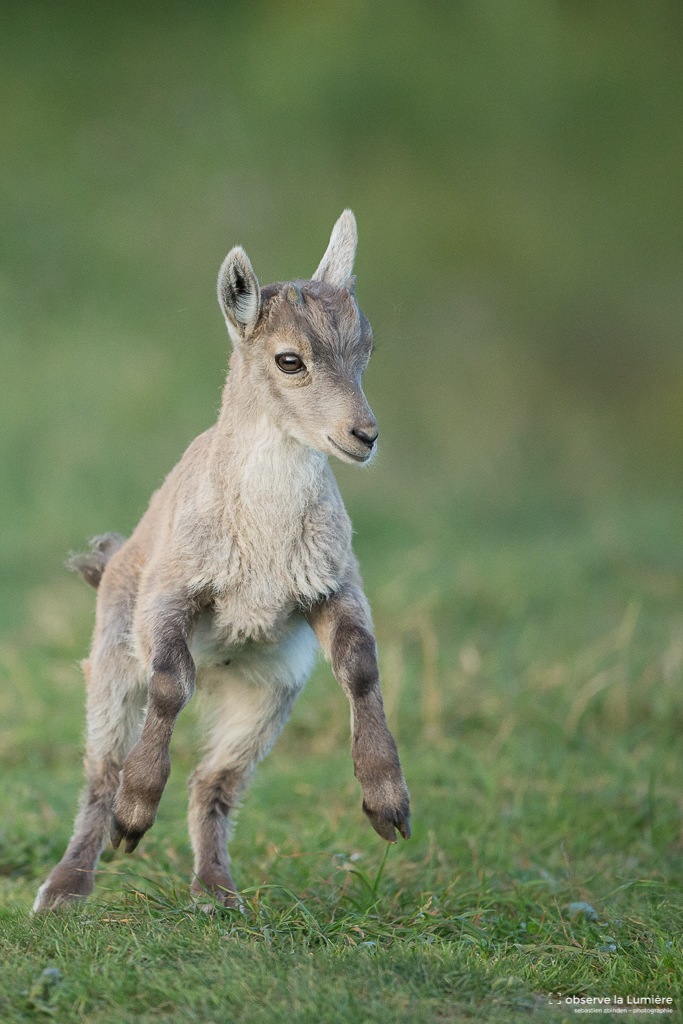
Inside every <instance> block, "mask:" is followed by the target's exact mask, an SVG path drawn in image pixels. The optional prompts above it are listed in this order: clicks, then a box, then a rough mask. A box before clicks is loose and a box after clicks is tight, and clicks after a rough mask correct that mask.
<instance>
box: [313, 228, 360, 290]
mask: <svg viewBox="0 0 683 1024" xmlns="http://www.w3.org/2000/svg"><path fill="white" fill-rule="evenodd" d="M357 245H358V229H357V227H356V218H355V217H354V215H353V212H352V211H351V210H344V212H343V213H342V215H341V217H340V218H339V220H338V221H337V223H336V224H335V225H334V227H333V228H332V234H331V235H330V243H329V245H328V246H327V249H326V250H325V255H324V256H323V258H322V259H321V261H320V265H319V266H318V269H317V270H316V272H315V274H314V275H313V277H312V280H313V281H323V282H324V283H325V284H331V285H333V287H335V288H341V287H342V286H343V285H345V284H346V283H347V281H348V279H349V278H350V277H351V274H352V273H353V261H354V258H355V255H356V246H357Z"/></svg>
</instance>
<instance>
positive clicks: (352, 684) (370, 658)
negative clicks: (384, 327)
mask: <svg viewBox="0 0 683 1024" xmlns="http://www.w3.org/2000/svg"><path fill="white" fill-rule="evenodd" d="M356 241H357V235H356V222H355V219H354V216H353V214H352V212H351V211H350V210H346V211H345V212H344V213H343V214H342V215H341V217H340V218H339V220H338V221H337V223H336V224H335V226H334V229H333V231H332V235H331V238H330V243H329V245H328V247H327V250H326V252H325V255H324V256H323V258H322V261H321V263H320V266H319V267H318V269H317V270H316V272H315V274H314V275H313V277H312V279H311V280H310V281H300V280H298V281H294V282H292V283H286V284H273V285H268V286H267V287H265V288H263V289H261V288H260V286H259V282H258V280H257V278H256V275H255V274H254V271H253V270H252V266H251V263H250V262H249V259H248V257H247V255H246V253H245V252H244V250H243V249H241V248H239V247H236V248H234V249H232V250H231V252H229V253H228V255H227V256H226V258H225V261H224V262H223V265H222V267H221V269H220V273H219V276H218V301H219V303H220V306H221V309H222V310H223V314H224V316H225V321H226V324H227V327H228V332H229V334H230V337H231V339H232V342H233V346H234V351H233V353H232V358H231V361H230V373H229V375H228V378H227V382H226V385H225V390H224V392H223V402H222V407H221V411H220V415H219V417H218V422H217V423H216V424H215V426H213V427H211V428H210V429H209V430H207V431H206V432H205V433H204V434H201V435H200V436H199V437H198V438H197V439H196V440H195V441H194V442H193V443H192V444H191V445H190V447H189V448H188V449H187V451H186V452H185V454H184V456H183V457H182V459H181V460H180V462H179V463H178V465H177V466H176V467H175V469H173V470H172V472H171V473H170V474H169V475H168V477H167V478H166V480H165V482H164V483H163V485H162V486H161V488H160V489H159V490H158V491H157V492H156V493H155V494H154V496H153V497H152V500H151V503H150V506H149V509H148V510H147V512H146V513H145V515H144V516H143V518H142V520H141V522H140V524H139V525H138V527H137V529H136V530H135V531H134V533H133V534H132V536H131V537H130V539H129V540H124V538H123V537H120V536H119V535H117V534H107V535H106V536H104V537H100V538H96V540H95V541H94V542H93V551H92V554H90V555H82V556H77V557H76V558H74V559H73V560H72V563H73V567H74V568H76V569H78V570H79V571H80V572H81V573H82V575H83V576H84V577H85V579H86V580H87V581H88V582H89V583H91V584H92V585H93V586H95V587H98V601H97V615H96V624H95V633H94V638H93V644H92V650H91V654H90V658H89V659H88V660H87V661H85V662H84V671H85V676H86V682H87V684H88V736H87V755H86V771H87V778H88V785H87V788H86V790H85V792H84V795H83V798H82V803H81V808H80V812H79V814H78V816H77V818H76V824H75V831H74V834H73V837H72V839H71V841H70V843H69V845H68V848H67V851H66V853H65V854H64V857H63V858H62V860H61V861H60V863H59V864H58V865H57V866H56V867H55V868H54V870H53V871H52V873H51V874H50V876H49V877H48V879H47V881H46V882H45V883H44V884H43V885H42V886H41V888H40V890H39V892H38V896H37V898H36V902H35V907H34V909H35V910H37V911H43V910H48V909H51V908H54V907H56V906H57V905H58V904H61V903H65V902H67V901H69V900H73V899H77V898H82V897H85V896H87V895H88V894H89V893H90V892H91V891H92V888H93V882H94V874H95V869H96V867H97V862H98V860H99V856H100V853H101V851H102V848H103V846H104V843H105V839H106V836H107V834H108V833H109V834H110V835H111V841H112V843H113V845H114V847H118V846H119V844H120V843H121V842H122V841H123V842H125V849H126V852H127V853H130V852H131V851H133V850H134V849H135V847H136V846H137V845H138V843H139V842H140V839H141V837H142V836H143V835H144V834H145V832H146V831H147V829H149V828H150V827H151V825H152V824H153V822H154V819H155V817H156V813H157V808H158V806H159V800H160V799H161V794H162V792H163V789H164V785H165V784H166V780H167V779H168V776H169V772H170V758H169V744H170V741H171V734H172V732H173V727H174V724H175V721H176V718H177V717H178V715H179V714H180V712H181V711H182V709H183V708H184V707H185V705H186V704H187V702H188V701H189V699H190V697H191V696H192V694H193V692H194V689H195V678H196V683H197V687H198V690H199V693H200V695H201V697H202V708H203V712H204V720H203V723H204V732H203V735H204V738H205V741H206V751H207V752H206V756H205V758H204V760H203V761H202V762H201V763H200V765H199V767H198V768H197V769H196V770H195V772H194V773H193V775H192V776H191V778H190V806H189V828H190V836H191V839H192V847H193V849H194V879H193V882H192V890H193V892H194V893H195V894H196V895H197V896H199V897H201V896H202V895H205V894H209V895H210V896H211V897H212V898H213V900H214V901H216V902H218V903H222V904H224V905H226V906H231V905H234V904H235V901H236V887H235V883H234V882H233V879H232V876H231V874H230V862H229V859H228V853H227V841H228V838H229V820H230V814H231V812H232V811H233V810H234V808H235V807H236V805H237V802H238V800H239V797H240V794H241V792H242V790H243V788H244V786H245V785H246V782H247V780H248V778H249V776H250V774H251V772H252V770H253V768H254V766H255V765H256V764H257V762H258V761H259V760H260V759H261V758H262V757H263V756H264V755H265V754H266V753H267V752H268V750H269V749H270V747H271V746H272V744H273V742H274V741H275V739H276V737H277V735H278V734H279V732H280V730H281V729H282V727H283V725H284V723H285V721H286V720H287V717H288V716H289V713H290V711H291V709H292V705H293V703H294V701H295V699H296V697H297V694H298V693H299V691H300V690H301V688H302V687H303V685H304V683H305V682H306V680H307V678H308V676H309V675H310V672H311V670H312V667H313V663H314V660H315V655H316V650H317V647H318V644H320V646H321V647H322V649H323V652H324V653H325V655H326V657H327V658H328V659H329V660H330V661H331V663H332V668H333V671H334V673H335V675H336V677H337V679H338V680H339V682H340V683H341V685H342V687H343V688H344V691H345V692H346V695H347V697H348V699H349V703H350V707H351V728H352V735H353V740H352V753H353V762H354V766H355V773H356V776H357V778H358V780H359V782H360V784H361V787H362V790H363V810H364V811H365V813H366V814H367V816H368V818H369V819H370V822H371V824H372V826H373V828H374V829H375V830H376V831H377V832H378V833H379V835H380V836H382V838H383V839H386V840H388V841H389V842H394V841H395V839H396V832H395V831H394V830H395V829H398V831H399V832H400V833H401V835H402V836H404V837H405V838H408V837H409V835H410V825H409V800H408V791H407V789H406V785H405V782H404V780H403V775H402V773H401V766H400V764H399V759H398V753H397V750H396V744H395V742H394V739H393V737H392V735H391V733H390V732H389V730H388V728H387V724H386V721H385V717H384V709H383V705H382V695H381V692H380V686H379V677H378V671H377V658H376V651H375V640H374V637H373V632H372V622H371V618H370V610H369V607H368V603H367V600H366V598H365V594H364V593H363V587H362V583H361V579H360V576H359V573H358V566H357V563H356V560H355V558H354V555H353V553H352V550H351V524H350V522H349V518H348V516H347V514H346V511H345V509H344V505H343V503H342V500H341V497H340V495H339V491H338V489H337V485H336V482H335V480H334V477H333V475H332V472H331V470H330V468H329V465H328V462H327V456H328V455H336V456H337V458H339V459H341V460H342V461H343V462H352V463H356V462H357V463H366V462H368V461H369V460H370V459H371V458H372V456H373V454H374V452H375V448H376V441H377V424H376V421H375V418H374V416H373V414H372V412H371V411H370V408H369V406H368V403H367V401H366V399H365V395H364V394H363V390H362V387H361V378H362V375H363V371H364V370H365V368H366V366H367V363H368V360H369V358H370V352H371V350H372V332H371V329H370V325H369V323H368V321H367V320H366V318H365V317H364V316H363V314H362V313H361V311H360V310H359V308H358V305H357V303H356V299H355V297H354V283H355V280H354V278H353V277H352V276H351V274H352V270H353V261H354V256H355V251H356Z"/></svg>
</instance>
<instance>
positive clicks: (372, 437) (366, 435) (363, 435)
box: [351, 427, 379, 448]
mask: <svg viewBox="0 0 683 1024" xmlns="http://www.w3.org/2000/svg"><path fill="white" fill-rule="evenodd" d="M351 433H352V434H353V436H354V437H357V438H358V440H359V441H362V442H363V444H366V445H367V446H368V448H372V446H373V444H374V443H375V441H376V440H377V438H378V437H379V430H378V429H377V427H369V428H368V429H367V430H360V429H359V428H358V427H354V428H353V430H352V431H351Z"/></svg>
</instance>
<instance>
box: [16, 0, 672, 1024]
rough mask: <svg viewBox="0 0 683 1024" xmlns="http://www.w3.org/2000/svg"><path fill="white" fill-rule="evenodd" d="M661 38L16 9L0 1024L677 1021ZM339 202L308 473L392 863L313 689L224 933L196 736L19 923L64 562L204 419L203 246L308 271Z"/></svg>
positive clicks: (85, 8) (57, 819) (319, 19)
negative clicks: (147, 798)
mask: <svg viewBox="0 0 683 1024" xmlns="http://www.w3.org/2000/svg"><path fill="white" fill-rule="evenodd" d="M674 6H675V5H671V4H669V3H666V2H664V0H661V2H660V0H653V2H651V3H649V4H648V5H647V6H646V7H643V8H642V10H640V9H636V7H633V8H632V9H631V10H628V11H626V10H624V9H617V7H615V6H614V5H611V4H609V3H606V2H601V0H596V2H595V3H593V4H591V5H577V4H569V3H564V4H551V3H540V2H538V0H521V2H519V3H517V4H514V5H504V4H500V3H499V2H498V0H481V2H479V3H477V4H457V3H449V4H443V3H439V2H436V0H434V2H432V3H428V4H427V3H426V4H424V5H417V4H412V3H409V2H403V0H400V2H397V3H395V4H392V5H386V4H383V3H381V2H379V0H376V2H375V0H372V2H369V3H367V4H358V3H355V2H354V0H343V2H340V3H338V4H336V3H335V4H332V5H327V6H321V5H319V6H318V8H316V10H315V12H312V9H311V5H310V4H307V3H304V2H293V3H291V4H287V5H282V4H276V3H274V2H273V3H271V2H266V0H258V2H254V3H250V4H248V5H247V4H239V3H234V4H214V3H211V2H208V3H206V4H202V5H190V4H183V3H180V2H171V3H169V4H168V5H167V6H166V7H165V9H164V11H163V12H161V11H156V10H154V9H153V8H145V7H140V5H130V9H127V8H126V5H125V4H124V5H118V6H117V7H116V8H115V9H114V8H112V9H111V10H110V9H109V8H107V9H104V8H100V7H97V8H95V7H93V5H85V4H80V3H77V2H74V3H70V4H66V5H59V7H57V6H55V5H50V4H47V3H41V2H36V3H32V4H25V3H14V2H9V3H8V4H7V5H6V7H7V11H6V12H5V14H6V19H5V21H6V24H5V25H4V26H3V32H2V34H0V93H1V97H2V100H3V102H2V104H0V131H1V137H2V139H3V159H2V161H0V258H1V261H2V262H1V266H0V346H1V353H2V364H3V383H4V388H3V395H2V403H0V429H1V431H2V438H3V443H2V446H1V447H0V502H1V503H2V509H1V512H2V514H1V515H0V568H1V571H0V621H1V623H2V634H1V636H0V683H1V685H0V773H1V775H2V786H1V787H0V904H1V909H0V965H1V967H2V970H1V971H0V1020H2V1022H3V1024H4V1022H5V1021H7V1022H13V1021H31V1020H47V1019H50V1018H52V1019H54V1020H58V1021H60V1022H62V1021H63V1022H66V1024H70V1022H72V1021H73V1022H79V1024H90V1022H99V1021H127V1020H131V1021H133V1020H136V1021H137V1020H143V1021H163V1022H166V1021H173V1022H175V1021H178V1022H180V1021H184V1022H185V1021H201V1022H209V1021H215V1022H216V1024H219V1022H222V1021H225V1020H227V1019H230V1018H235V1019H237V1020H244V1021H249V1022H252V1021H256V1022H258V1021H264V1022H270V1021H278V1020H281V1019H282V1020H287V1021H288V1022H289V1021H292V1020H296V1021H299V1020H301V1021H308V1020H310V1021H316V1022H317V1021H334V1022H337V1021H341V1022H347V1024H352V1022H353V1024H363V1022H365V1021H367V1022H374V1021H378V1022H379V1021H382V1022H387V1021H394V1020H395V1021H410V1022H420V1021H430V1022H431V1021H449V1020H453V1021H461V1020H473V1021H482V1022H494V1024H496V1022H500V1024H507V1022H510V1021H516V1020H527V1019H528V1018H530V1017H531V1018H533V1019H536V1020H549V1021H550V1020H552V1021H562V1020H571V1019H575V1018H574V1015H573V1014H572V1013H570V1011H569V1009H568V1008H567V1007H566V1006H565V1007H562V1006H560V1007H559V1008H557V1007H553V1006H551V1005H550V1004H549V1000H548V996H549V994H550V993H556V992H561V993H565V994H567V993H570V994H571V993H573V994H586V995H591V996H604V995H611V994H615V993H616V994H619V995H622V996H623V997H626V996H628V995H632V996H645V995H654V996H656V995H659V996H671V997H672V998H673V999H674V1000H675V1002H676V1004H677V1006H678V1007H679V1009H678V1019H680V1008H681V1007H683V992H682V989H683V969H682V966H681V965H682V963H683V961H682V959H681V940H680V934H681V928H680V921H681V913H682V911H683V906H682V903H683V900H682V894H681V878H682V877H683V875H682V869H683V863H682V862H683V844H682V842H681V811H682V810H683V807H682V804H683V795H682V794H683V777H682V776H683V769H682V768H681V756H680V735H681V725H682V723H683V689H682V688H681V681H682V676H683V572H682V571H681V570H682V569H683V556H682V554H681V552H682V551H683V547H682V544H681V526H680V523H681V516H680V508H681V497H682V494H681V483H682V479H681V472H680V439H681V434H682V428H683V418H682V414H681V408H682V407H681V402H680V393H681V389H680V381H681V366H682V363H681V349H680V337H681V332H682V331H683V307H682V306H681V301H680V287H679V282H680V279H681V272H682V271H683V266H682V260H681V249H680V236H681V227H682V214H681V209H680V204H678V205H677V204H676V203H675V202H674V201H673V198H672V197H674V196H676V195H677V194H678V191H680V183H679V178H680V150H681V144H682V143H683V138H682V127H681V126H682V124H683V122H682V121H681V118H680V116H679V112H680V109H681V97H682V96H683V65H681V61H680V59H679V53H678V50H677V48H676V40H677V39H678V38H679V36H680V32H677V31H676V29H677V28H679V27H680V26H679V25H678V22H679V21H680V12H679V11H677V10H675V9H674ZM346 205H351V206H352V207H353V208H354V209H355V211H356V214H357V216H358V220H359V227H360V246H359V253H358V261H357V271H358V295H359V298H360V301H361V303H362V305H363V307H364V309H365V311H366V312H367V313H368V315H369V316H370V318H371V321H372V323H373V326H374V328H375V335H376V339H377V351H376V353H375V355H374V357H373V361H372V365H371V367H370V370H369V372H368V375H367V394H368V397H369V400H370V402H371V405H372V406H373V409H374V411H375V412H376V414H377V416H378V419H379V422H380V427H381V431H382V447H381V453H380V458H379V460H378V462H377V464H376V466H375V467H374V468H373V470H372V472H371V473H369V474H367V473H363V472H353V471H352V470H350V469H347V468H345V467H337V470H338V476H339V480H340V483H341V486H342V490H343V493H344V495H345V497H346V499H347V503H348V507H349V509H350V511H351V514H352V518H353V521H354V526H355V529H356V537H355V546H356V550H357V552H358V555H359V557H360V561H361V564H362V567H363V572H364V576H365V580H366V584H367V590H368V594H369V597H370V599H371V603H372V606H373V610H374V615H375V620H376V626H377V637H378V644H379V654H380V660H381V670H382V677H383V686H384V691H385V696H386V703H387V708H388V713H389V718H390V721H391V725H392V728H393V730H394V732H395V734H396V736H397V738H398V741H399V745H400V748H401V753H402V757H403V761H404V766H405V770H406V775H407V778H408V782H409V786H410V789H411V793H412V798H413V808H414V835H413V838H412V839H411V840H410V842H409V843H405V844H404V843H400V844H399V845H397V846H396V847H392V848H391V849H390V850H389V852H388V854H387V853H386V848H385V847H384V845H383V844H382V842H381V841H380V840H379V839H378V837H377V836H376V835H375V834H374V833H373V832H372V830H371V829H370V828H369V826H368V825H367V823H366V822H365V820H364V818H363V815H362V813H361V810H360V794H359V791H358V787H357V785H356V783H355V781H354V779H353V775H352V768H351V762H350V757H349V753H348V709H347V707H346V704H345V701H344V698H343V696H342V694H341V692H340V690H339V688H338V687H337V685H336V684H335V683H334V681H333V680H332V679H331V677H330V675H329V673H328V672H327V671H326V670H325V669H321V670H320V671H319V672H318V673H317V674H316V675H315V677H314V679H313V680H312V682H311V684H310V686H309V688H308V689H307V690H306V692H305V693H304V694H303V695H302V697H301V699H300V701H299V703H298V705H297V707H296V709H295V712H294V715H293V718H292V720H291V722H290V723H289V725H288V727H287V729H286V730H285V733H284V734H283V736H282V737H281V740H280V741H279V743H278V745H277V746H276V748H275V750H274V751H273V752H272V754H271V755H270V756H269V758H268V759H267V760H266V762H265V763H264V764H263V765H262V766H261V768H260V770H259V772H258V773H257V776H256V778H255V781H254V785H253V788H252V790H251V791H250V793H249V794H248V796H247V799H246V801H245V804H244V807H243V809H242V811H241V814H240V819H239V823H238V827H237V831H236V836H235V839H234V842H233V845H232V849H233V857H234V867H235V875H236V878H237V881H238V883H239V884H240V885H241V886H243V887H244V902H245V913H244V914H243V915H240V914H236V913H228V914H219V915H216V916H215V917H206V916H204V915H202V914H198V913H196V912H195V911H194V910H193V908H192V907H191V905H190V903H189V899H188V880H189V874H190V867H191V855H190V847H189V843H188V839H187V835H186V830H185V825H184V814H185V778H186V776H187V774H188V773H189V771H191V769H192V767H193V765H194V763H195V759H196V742H195V740H196V738H195V736H194V726H193V720H192V710H191V708H188V709H187V711H186V712H185V713H184V715H183V716H182V718H181V721H180V723H179V726H178V730H177V734H176V736H175V737H174V746H173V773H172V776H171V780H170V783H169V786H168V788H167V791H166V792H165V794H164V798H163V801H162V805H161V809H160V814H159V819H158V821H157V823H156V825H155V827H154V829H153V830H152V831H151V832H150V833H149V835H148V836H146V837H145V839H144V841H143V843H142V844H141V846H140V848H139V850H138V851H136V853H135V854H134V855H133V856H132V857H125V856H122V855H119V854H117V855H114V854H113V853H112V852H108V853H107V854H106V855H105V857H104V859H103V862H102V868H101V873H100V877H99V881H98V886H97V890H96V895H95V897H94V899H93V900H92V901H90V902H89V903H88V904H87V906H85V907H83V908H76V909H74V910H72V911H69V912H68V913H64V914H59V915H56V916H54V917H49V918H44V919H40V920H33V919H31V918H30V917H29V914H28V911H29V908H30V906H31V903H32V900H33V897H34V894H35V890H36V888H37V886H38V885H39V884H40V882H41V881H42V880H43V879H44V878H45V876H46V874H47V872H48V871H49V870H50V868H51V867H52V866H53V865H54V863H55V862H56V861H57V859H58V858H59V857H60V856H61V854H62V852H63V850H64V847H65V845H66V842H67V840H68V837H69V834H70V828H71V822H72V820H73V815H74V812H75V808H76V804H77V799H78V793H79V790H80V787H81V758H82V733H83V703H84V701H83V685H82V681H81V678H80V674H79V670H78V666H77V661H78V659H79V658H81V657H83V656H84V655H85V653H86V652H87V646H88V635H89V632H90V630H91V626H92V617H93V595H92V592H90V591H88V590H87V589H86V588H85V587H83V586H82V585H81V584H80V582H79V581H78V580H76V579H74V578H73V577H70V576H68V575H67V574H66V573H65V572H64V571H63V569H62V563H63V561H64V559H65V557H66V555H67V554H68V552H69V550H78V549H80V548H82V547H83V546H84V545H85V542H86V540H87V538H88V537H90V536H93V535H94V534H97V533H100V532H103V531H105V530H120V531H121V532H124V533H127V532H129V531H130V530H131V529H132V528H133V526H134V524H135V522H136V521H137V519H138V518H139V516H140V514H141V512H142V510H143V509H144V507H145V505H146V503H147V500H148V498H149V495H150V493H151V491H152V490H153V488H154V487H156V486H157V485H158V483H159V482H160V480H161V479H162V478H163V476H164V474H165V473H166V472H167V471H168V470H169V469H170V467H171V466H172V465H173V463H174V462H175V460H176V459H177V458H178V456H179V454H180V453H181V451H182V450H183V448H184V447H185V446H186V445H187V443H188V442H189V441H190V440H191V439H192V437H194V436H195V435H196V434H197V433H199V432H200V431H201V430H202V429H204V428H205V427H206V426H208V425H209V424H210V423H211V422H212V420H213V419H214V416H215V412H216V409H217V406H218V403H219V396H220V387H221V384H222V377H223V372H224V368H225V365H226V363H227V353H228V344H227V339H226V336H225V332H224V329H223V325H222V322H221V317H220V313H219V311H218V308H217V306H216V304H215V299H214V292H213V282H214V280H215V274H216V271H217V268H218V266H219V264H220V262H221V260H222V258H223V256H224V255H225V252H226V251H227V250H228V248H229V247H230V246H231V245H233V244H235V243H242V244H244V245H245V247H246V248H247V250H248V252H249V253H250V256H251V257H252V260H253V263H254V266H255V268H256V270H257V273H259V275H260V276H261V277H262V279H263V280H264V281H269V280H276V279H281V278H283V277H289V276H293V275H297V274H302V275H305V274H306V273H309V272H310V271H311V270H312V269H313V268H314V267H315V265H316V264H317V262H318V260H319V258H320V256H321V254H322V252H323V250H324V247H325V244H326V241H327V238H328V235H329V230H330V228H331V226H332V224H333V222H334V220H335V218H336V217H337V216H338V214H339V212H340V211H341V209H342V208H343V207H344V206H346ZM385 856H386V859H385ZM46 970H47V971H55V970H56V971H58V972H59V973H58V974H47V975H43V972H44V971H46Z"/></svg>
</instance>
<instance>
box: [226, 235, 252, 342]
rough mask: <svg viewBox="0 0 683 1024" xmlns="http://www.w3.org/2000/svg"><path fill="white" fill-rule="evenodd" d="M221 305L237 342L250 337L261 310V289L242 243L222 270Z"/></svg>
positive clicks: (232, 336)
mask: <svg viewBox="0 0 683 1024" xmlns="http://www.w3.org/2000/svg"><path fill="white" fill-rule="evenodd" d="M218 304H219V305H220V307H221V309H222V310H223V316H224V317H225V322H226V324H227V327H228V333H229V334H230V337H231V338H232V340H233V342H234V343H235V344H236V345H237V344H239V342H241V341H244V340H245V339H246V338H248V337H249V335H250V334H251V332H252V331H253V329H254V327H255V325H256V321H257V320H258V318H259V314H260V312H261V288H260V286H259V283H258V278H257V277H256V274H255V273H254V271H253V269H252V266H251V263H250V262H249V257H248V256H247V254H246V252H245V251H244V249H243V248H242V247H241V246H240V245H236V246H235V248H234V249H231V250H230V252H229V253H228V255H227V256H226V257H225V259H224V260H223V263H222V265H221V269H220V270H219V271H218Z"/></svg>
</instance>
